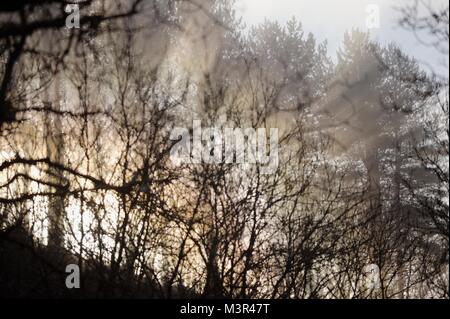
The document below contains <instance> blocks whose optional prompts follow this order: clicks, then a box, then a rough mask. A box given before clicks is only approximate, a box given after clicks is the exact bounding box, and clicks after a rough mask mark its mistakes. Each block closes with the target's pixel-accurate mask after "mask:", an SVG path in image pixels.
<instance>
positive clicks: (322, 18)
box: [237, 0, 448, 74]
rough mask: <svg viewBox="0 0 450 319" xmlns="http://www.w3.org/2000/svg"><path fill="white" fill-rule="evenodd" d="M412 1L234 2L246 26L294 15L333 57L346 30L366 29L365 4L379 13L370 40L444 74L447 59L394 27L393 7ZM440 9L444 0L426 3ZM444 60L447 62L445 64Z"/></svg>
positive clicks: (397, 14) (395, 10) (293, 0)
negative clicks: (397, 49)
mask: <svg viewBox="0 0 450 319" xmlns="http://www.w3.org/2000/svg"><path fill="white" fill-rule="evenodd" d="M410 1H412V0H237V7H238V10H239V13H240V14H241V15H242V16H243V18H244V22H245V23H246V24H247V26H251V25H254V24H258V23H260V22H263V21H264V19H266V18H267V19H269V20H277V21H279V22H281V23H284V22H286V21H287V20H289V19H290V18H291V17H292V16H295V17H296V18H297V19H298V20H299V21H300V22H302V24H303V27H304V29H305V30H306V31H308V32H312V33H313V34H314V35H315V36H316V38H318V39H319V40H321V41H322V40H325V39H326V40H328V47H329V52H330V55H331V56H332V57H333V58H334V57H335V52H336V49H337V48H338V46H339V45H340V43H341V41H342V39H343V35H344V33H345V31H346V30H349V29H351V28H353V27H358V28H360V29H361V30H368V28H367V26H366V20H367V18H368V15H369V13H367V12H366V10H367V6H368V5H377V6H378V7H379V10H380V28H379V29H371V30H370V32H371V34H372V37H373V38H374V39H377V40H378V41H380V42H382V43H389V42H395V43H397V44H398V45H399V46H400V47H401V48H402V49H403V50H404V51H405V52H407V53H408V54H410V55H413V56H414V57H416V59H417V60H419V61H420V62H422V64H423V65H424V67H425V68H427V69H429V68H432V69H434V70H435V71H437V72H438V73H440V74H448V69H447V67H445V66H444V65H448V57H446V58H444V57H443V56H442V55H437V54H436V53H435V51H434V50H431V49H429V48H427V47H425V46H423V45H422V44H420V42H419V41H418V40H417V38H416V37H415V36H414V35H413V34H412V33H411V32H407V31H405V30H402V29H401V28H400V27H399V26H398V25H397V22H398V18H399V13H398V10H397V9H396V8H398V7H401V6H403V5H405V4H407V3H408V2H410ZM430 1H431V3H433V5H437V6H442V5H443V4H444V3H446V2H447V1H448V0H430ZM446 61H447V62H446Z"/></svg>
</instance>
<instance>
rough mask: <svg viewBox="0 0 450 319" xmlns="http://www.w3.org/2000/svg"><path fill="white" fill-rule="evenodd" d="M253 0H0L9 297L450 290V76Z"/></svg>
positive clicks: (441, 16) (440, 37)
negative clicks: (251, 17)
mask: <svg viewBox="0 0 450 319" xmlns="http://www.w3.org/2000/svg"><path fill="white" fill-rule="evenodd" d="M274 1H275V0H274ZM238 2H239V0H128V1H125V0H80V1H68V0H42V1H37V0H15V1H1V2H0V297H1V298H29V297H31V298H42V297H47V298H139V299H142V298H148V299H173V298H230V299H425V298H427V299H428V298H430V299H431V298H432V299H448V298H449V87H448V85H449V82H448V81H449V80H448V76H447V75H442V74H440V73H438V72H433V71H432V70H430V69H428V68H425V67H424V66H423V65H422V64H421V63H419V61H417V59H415V58H414V57H412V56H411V55H409V54H407V53H406V52H404V51H403V50H402V49H401V47H400V46H399V45H398V44H397V43H395V42H394V43H390V44H385V43H381V42H378V41H377V40H375V39H374V38H373V37H372V36H371V34H370V32H369V31H367V30H361V29H357V28H353V29H351V30H348V31H347V32H346V33H345V35H344V37H343V41H342V43H340V45H339V47H338V49H337V52H336V53H335V52H332V50H331V49H330V48H329V46H328V43H327V41H326V40H325V41H321V40H319V38H320V35H319V34H313V33H310V32H307V31H306V30H305V28H304V26H303V24H302V21H301V20H300V19H298V18H296V17H292V18H291V19H290V20H289V21H288V22H287V23H280V22H277V21H272V20H270V19H266V20H265V21H264V22H263V23H260V24H257V25H253V26H250V27H249V26H247V25H246V24H245V21H243V19H242V18H241V17H240V15H239V13H238V10H237V7H238ZM427 3H428V2H426V1H421V0H410V1H409V2H408V5H406V6H403V7H400V8H398V21H397V23H398V25H397V27H398V28H402V29H404V30H406V31H408V32H410V33H413V34H416V36H417V37H420V36H421V35H425V36H426V38H427V39H428V40H429V41H426V42H425V41H424V42H423V45H424V46H427V47H428V49H429V50H433V51H434V52H435V53H436V56H439V57H441V59H442V60H443V61H446V63H447V67H448V57H449V8H448V3H447V4H446V6H444V7H442V8H441V7H435V6H431V5H427ZM74 5H75V7H73V6H74ZM68 6H69V7H68ZM72 9H73V10H72ZM75 9H76V10H75ZM69 265H76V267H75V268H76V270H78V271H79V278H78V280H79V283H78V286H77V287H76V288H75V289H71V288H70V287H68V285H67V280H66V279H67V276H68V273H67V267H68V266H69Z"/></svg>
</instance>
